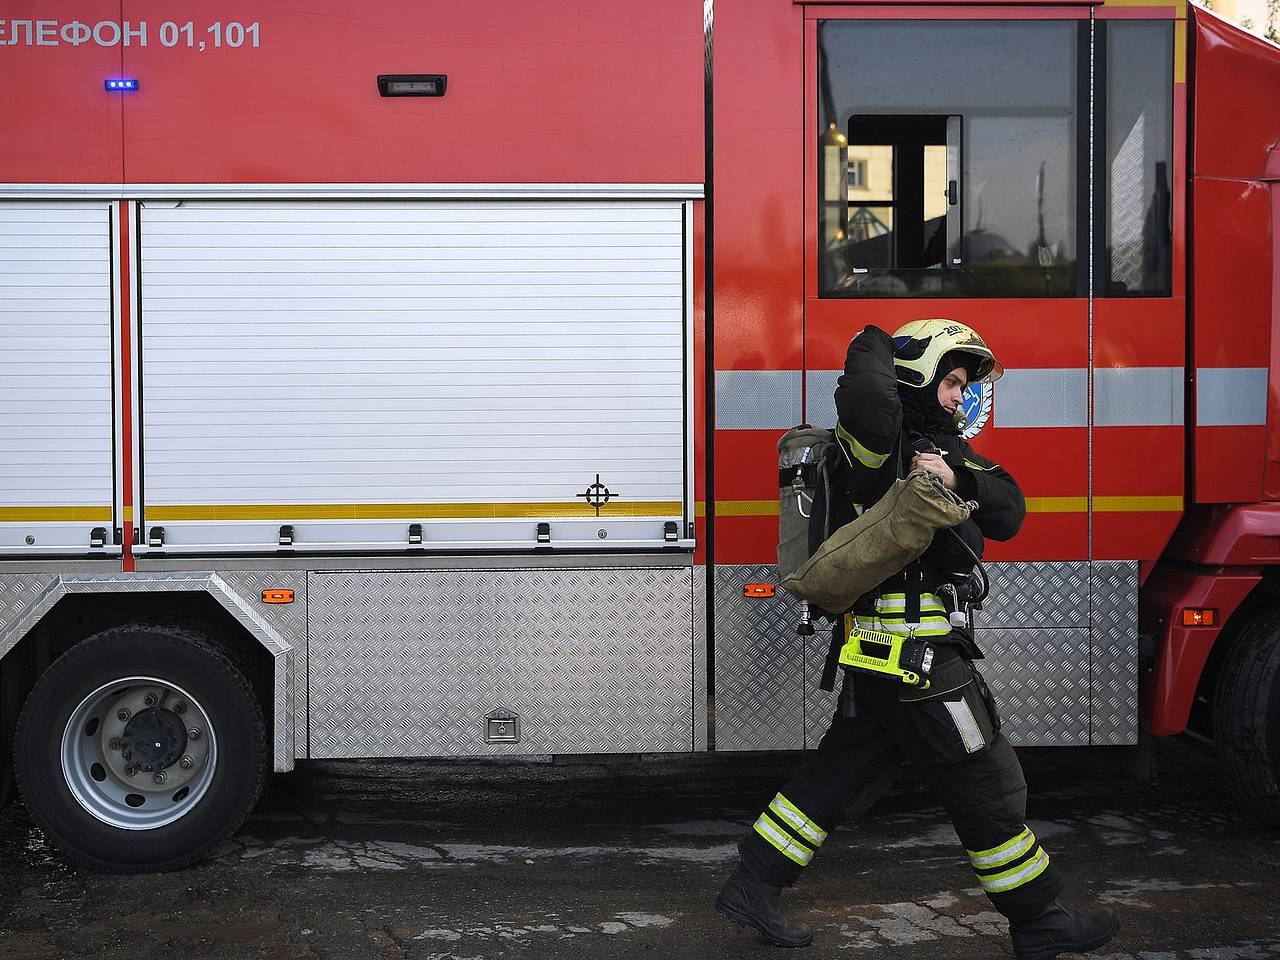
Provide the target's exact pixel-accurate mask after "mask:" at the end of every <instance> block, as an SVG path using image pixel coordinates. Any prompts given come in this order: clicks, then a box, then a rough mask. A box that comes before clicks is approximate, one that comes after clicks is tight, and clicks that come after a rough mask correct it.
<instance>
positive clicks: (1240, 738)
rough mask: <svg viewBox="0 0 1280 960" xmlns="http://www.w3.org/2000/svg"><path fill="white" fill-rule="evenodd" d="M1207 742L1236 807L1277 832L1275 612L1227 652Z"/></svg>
mask: <svg viewBox="0 0 1280 960" xmlns="http://www.w3.org/2000/svg"><path fill="white" fill-rule="evenodd" d="M1213 740H1214V747H1215V748H1216V750H1217V754H1218V762H1219V764H1220V765H1221V767H1222V772H1223V774H1224V776H1225V777H1226V780H1227V783H1228V785H1229V786H1230V787H1231V792H1232V793H1233V794H1234V795H1235V797H1236V799H1237V801H1239V803H1240V805H1241V806H1242V807H1243V808H1244V809H1245V811H1246V812H1247V813H1248V814H1249V815H1250V816H1252V817H1255V818H1256V819H1258V820H1260V821H1262V822H1263V823H1268V824H1272V825H1273V826H1280V610H1272V611H1268V612H1267V613H1263V614H1261V615H1259V616H1257V617H1255V618H1254V619H1253V620H1251V621H1250V622H1249V623H1248V624H1246V625H1245V627H1244V629H1242V630H1241V631H1240V634H1239V636H1238V637H1237V638H1236V642H1235V643H1234V645H1233V646H1232V648H1231V649H1230V650H1229V651H1228V652H1227V656H1226V659H1224V660H1223V662H1222V668H1221V670H1220V671H1219V673H1218V683H1217V688H1216V690H1215V691H1214V698H1213Z"/></svg>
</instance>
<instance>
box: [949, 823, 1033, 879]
mask: <svg viewBox="0 0 1280 960" xmlns="http://www.w3.org/2000/svg"><path fill="white" fill-rule="evenodd" d="M1033 850H1034V851H1035V852H1034V854H1032V855H1031V856H1030V857H1028V856H1027V854H1028V853H1030V852H1031V851H1033ZM965 853H967V854H968V855H969V862H970V863H971V864H972V865H973V869H974V872H975V873H976V874H977V875H978V881H979V882H980V883H981V884H982V889H983V890H985V891H987V893H1008V892H1009V891H1010V890H1016V889H1017V888H1018V887H1021V886H1022V885H1023V884H1027V883H1030V882H1031V881H1032V880H1034V879H1035V878H1036V877H1038V876H1040V874H1042V873H1044V872H1045V870H1047V869H1048V868H1049V855H1048V854H1047V853H1045V852H1044V848H1043V847H1041V846H1040V845H1039V844H1038V843H1036V835H1035V834H1034V833H1032V832H1031V828H1030V827H1025V826H1024V827H1023V828H1022V832H1021V833H1019V834H1018V835H1017V836H1016V837H1012V838H1011V839H1009V840H1006V841H1005V842H1004V843H1002V844H1000V845H999V846H996V847H992V848H990V849H989V850H968V849H966V850H965ZM1010 864H1012V866H1010ZM1002 867H1003V868H1004V869H1001V868H1002ZM992 871H995V872H992Z"/></svg>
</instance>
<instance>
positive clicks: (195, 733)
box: [187, 727, 200, 740]
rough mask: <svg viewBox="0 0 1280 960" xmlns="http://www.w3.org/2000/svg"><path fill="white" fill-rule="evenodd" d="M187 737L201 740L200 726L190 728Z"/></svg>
mask: <svg viewBox="0 0 1280 960" xmlns="http://www.w3.org/2000/svg"><path fill="white" fill-rule="evenodd" d="M187 739H188V740H199V739H200V728H199V727H192V728H191V729H190V730H188V731H187Z"/></svg>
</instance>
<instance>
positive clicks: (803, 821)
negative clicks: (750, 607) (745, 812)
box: [769, 793, 827, 847]
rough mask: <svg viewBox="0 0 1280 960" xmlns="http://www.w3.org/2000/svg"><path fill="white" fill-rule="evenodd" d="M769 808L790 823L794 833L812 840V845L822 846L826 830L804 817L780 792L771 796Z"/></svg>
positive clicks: (825, 837)
mask: <svg viewBox="0 0 1280 960" xmlns="http://www.w3.org/2000/svg"><path fill="white" fill-rule="evenodd" d="M769 809H770V810H772V811H773V812H774V813H775V814H777V815H778V816H779V817H781V818H782V819H783V820H785V821H787V823H789V824H791V827H792V829H794V830H795V831H796V833H798V834H800V835H801V836H803V837H804V838H805V839H807V840H810V841H812V843H813V845H814V847H820V846H822V841H823V840H825V839H827V831H825V830H823V829H822V828H821V827H820V826H818V825H817V824H816V823H814V822H813V821H812V820H810V819H809V818H808V817H806V816H805V815H804V814H803V813H802V812H801V811H800V808H799V807H797V806H796V805H795V804H794V803H792V802H791V801H790V800H788V799H787V798H786V797H784V796H783V795H782V794H780V793H779V794H778V795H777V796H775V797H774V798H773V801H772V802H771V803H770V804H769Z"/></svg>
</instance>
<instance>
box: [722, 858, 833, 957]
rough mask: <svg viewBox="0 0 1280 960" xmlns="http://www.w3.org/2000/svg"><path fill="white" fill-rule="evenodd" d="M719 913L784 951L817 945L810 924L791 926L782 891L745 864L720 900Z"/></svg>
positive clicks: (727, 884) (731, 878) (727, 886)
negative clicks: (782, 948) (758, 933)
mask: <svg viewBox="0 0 1280 960" xmlns="http://www.w3.org/2000/svg"><path fill="white" fill-rule="evenodd" d="M716 910H717V911H718V912H720V913H722V914H724V915H725V916H726V917H728V918H729V919H730V920H735V921H737V922H738V923H744V924H746V925H747V926H749V927H755V928H756V929H757V930H759V931H760V932H761V933H762V934H764V938H765V939H766V940H768V941H769V942H770V943H776V944H777V945H778V946H780V947H807V946H808V945H809V944H811V943H813V930H811V929H810V928H809V926H808V924H804V923H790V922H788V921H787V918H786V917H784V916H783V915H782V888H781V887H778V886H774V885H773V884H772V883H765V882H764V881H763V880H761V879H760V878H759V877H757V876H756V875H755V874H754V873H752V872H751V871H749V870H748V869H747V868H746V867H745V866H743V865H742V864H741V863H739V864H738V869H736V870H734V871H733V876H731V877H730V878H729V880H728V882H727V883H726V884H725V885H724V889H723V890H721V891H720V896H718V897H716Z"/></svg>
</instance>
